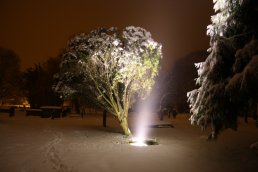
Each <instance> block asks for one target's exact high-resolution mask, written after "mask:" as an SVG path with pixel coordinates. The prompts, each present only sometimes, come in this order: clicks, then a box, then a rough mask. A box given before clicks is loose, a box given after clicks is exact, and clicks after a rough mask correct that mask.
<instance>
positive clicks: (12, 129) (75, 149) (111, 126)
mask: <svg viewBox="0 0 258 172" xmlns="http://www.w3.org/2000/svg"><path fill="white" fill-rule="evenodd" d="M188 118H189V114H180V115H178V116H177V118H176V119H173V118H171V119H168V118H167V117H165V119H164V121H162V122H161V121H159V120H158V118H157V117H156V116H155V115H154V116H153V118H152V120H151V122H150V124H160V123H165V124H169V123H171V124H173V125H174V128H153V127H150V128H148V130H149V135H150V137H152V138H156V139H158V141H159V143H160V144H159V145H154V146H148V147H134V146H131V145H129V144H128V141H127V139H125V138H124V137H123V136H122V135H121V134H120V133H119V132H121V129H120V127H119V125H118V124H117V122H116V121H115V120H114V118H113V117H111V116H108V119H107V125H108V127H107V128H102V127H101V124H102V118H101V114H98V115H96V114H95V115H94V114H90V115H86V116H85V117H84V118H83V119H81V118H80V117H79V116H78V117H76V116H75V117H65V118H57V119H54V120H52V119H50V118H40V117H35V116H25V114H24V112H20V111H18V112H16V116H15V117H11V118H9V117H8V114H6V113H0V171H1V172H52V171H53V172H55V171H58V172H106V171H107V172H109V171H110V172H111V171H112V172H129V171H130V172H132V171H135V172H140V171H141V172H195V171H196V172H213V171H214V172H224V171H225V172H249V171H250V172H255V171H257V170H258V154H256V151H255V150H251V149H250V148H249V145H250V144H252V143H253V142H256V141H258V128H256V127H255V124H254V123H255V122H254V121H253V120H251V119H250V120H249V123H248V124H246V123H243V119H240V121H239V123H240V125H239V130H238V131H237V132H235V131H232V130H226V131H225V132H223V133H222V134H221V135H220V137H219V139H218V140H217V141H206V135H207V132H205V133H203V132H201V131H200V129H199V128H197V127H193V126H191V125H190V122H189V121H188ZM136 120H137V116H136V115H133V114H132V115H130V117H129V121H130V126H131V128H132V131H133V132H134V131H135V127H136V126H135V124H136Z"/></svg>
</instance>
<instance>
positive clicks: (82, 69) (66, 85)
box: [54, 26, 162, 135]
mask: <svg viewBox="0 0 258 172" xmlns="http://www.w3.org/2000/svg"><path fill="white" fill-rule="evenodd" d="M161 57H162V52H161V45H160V44H158V43H157V42H155V41H154V40H153V39H152V38H151V34H150V33H149V32H147V31H146V30H145V29H143V28H140V27H133V26H130V27H126V28H125V29H124V30H123V31H122V33H121V32H119V31H118V30H117V29H116V28H109V29H106V28H98V29H96V30H94V31H92V32H90V33H89V34H84V33H82V34H80V35H76V36H75V37H74V38H72V39H71V40H70V41H69V43H68V46H67V48H66V50H65V51H64V53H63V60H62V62H61V64H60V73H59V75H58V76H57V78H58V82H57V83H56V85H55V86H54V89H55V91H57V92H58V93H60V94H61V95H62V96H63V97H64V98H67V97H69V96H72V95H74V94H76V95H80V96H84V97H86V98H87V99H90V100H91V101H93V102H94V103H95V104H97V105H98V106H100V107H102V108H104V109H105V110H107V111H108V112H110V113H112V114H113V115H114V116H115V117H116V118H117V119H118V121H119V123H120V125H121V127H122V129H123V132H124V134H125V135H130V134H131V132H130V130H129V128H128V122H127V116H128V110H129V108H130V106H131V105H132V104H133V103H134V101H135V100H136V98H143V99H144V98H146V96H148V94H149V93H150V91H151V89H152V86H153V84H154V79H155V77H156V76H157V74H158V69H159V64H160V59H161Z"/></svg>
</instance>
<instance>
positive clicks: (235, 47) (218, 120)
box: [188, 0, 258, 138]
mask: <svg viewBox="0 0 258 172" xmlns="http://www.w3.org/2000/svg"><path fill="white" fill-rule="evenodd" d="M213 2H214V9H215V12H217V13H216V14H215V15H214V16H212V17H211V20H212V24H211V25H209V26H208V27H207V34H208V35H209V36H210V46H211V47H210V49H209V50H208V51H209V52H210V54H209V56H208V57H207V59H206V61H205V62H202V63H198V64H196V67H197V68H198V75H199V77H198V78H197V80H196V83H197V84H198V85H199V86H200V87H199V88H198V89H196V90H193V91H191V92H189V93H188V98H189V102H190V107H191V113H192V115H191V118H190V120H191V123H192V124H198V125H200V126H202V127H203V128H206V127H207V126H208V124H209V122H210V123H211V127H212V129H213V131H212V133H211V135H210V138H216V135H217V134H218V132H219V131H220V130H222V129H223V128H233V129H236V128H237V116H239V115H243V114H253V115H254V117H255V118H257V103H258V91H257V88H258V35H257V32H258V23H257V18H258V10H257V9H258V2H257V1H256V0H213Z"/></svg>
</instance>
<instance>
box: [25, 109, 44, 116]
mask: <svg viewBox="0 0 258 172" xmlns="http://www.w3.org/2000/svg"><path fill="white" fill-rule="evenodd" d="M25 111H26V116H41V114H42V109H26V110H25Z"/></svg>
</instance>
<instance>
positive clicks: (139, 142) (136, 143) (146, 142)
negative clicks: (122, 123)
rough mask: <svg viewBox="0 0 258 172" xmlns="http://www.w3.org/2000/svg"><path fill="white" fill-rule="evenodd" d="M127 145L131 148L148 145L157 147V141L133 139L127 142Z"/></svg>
mask: <svg viewBox="0 0 258 172" xmlns="http://www.w3.org/2000/svg"><path fill="white" fill-rule="evenodd" d="M129 144H130V145H132V146H140V147H141V146H150V145H158V144H159V143H158V141H157V140H156V139H145V138H139V137H135V138H132V139H131V140H130V141H129Z"/></svg>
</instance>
